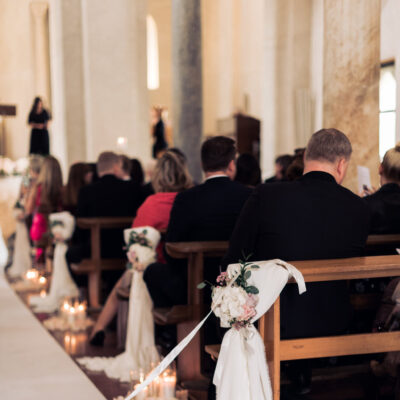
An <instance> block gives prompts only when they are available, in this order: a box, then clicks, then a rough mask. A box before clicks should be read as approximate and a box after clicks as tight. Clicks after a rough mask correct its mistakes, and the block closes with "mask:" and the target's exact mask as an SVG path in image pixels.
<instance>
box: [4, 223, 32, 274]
mask: <svg viewBox="0 0 400 400" xmlns="http://www.w3.org/2000/svg"><path fill="white" fill-rule="evenodd" d="M31 266H32V259H31V245H30V243H29V237H28V228H27V227H26V224H25V222H22V221H17V223H16V228H15V243H14V255H13V263H12V265H11V267H10V269H9V270H8V274H9V275H10V276H11V277H13V278H14V277H18V276H23V275H24V274H25V272H26V271H28V269H30V268H31Z"/></svg>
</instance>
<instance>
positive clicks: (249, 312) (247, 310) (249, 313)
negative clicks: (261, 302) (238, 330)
mask: <svg viewBox="0 0 400 400" xmlns="http://www.w3.org/2000/svg"><path fill="white" fill-rule="evenodd" d="M255 315H256V309H255V308H254V307H249V306H248V305H247V304H245V305H244V306H243V312H242V314H241V315H240V317H239V318H238V320H239V321H248V320H250V319H252V318H253V317H254V316H255Z"/></svg>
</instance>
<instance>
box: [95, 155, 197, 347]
mask: <svg viewBox="0 0 400 400" xmlns="http://www.w3.org/2000/svg"><path fill="white" fill-rule="evenodd" d="M181 154H182V155H181ZM152 186H153V187H154V190H155V192H156V193H155V194H153V195H151V196H149V197H147V199H146V200H145V201H144V203H143V204H142V205H141V206H140V207H139V209H138V211H137V214H136V217H135V219H134V220H133V224H132V228H137V227H141V226H151V227H153V228H155V229H157V230H159V231H160V232H165V231H166V230H167V227H168V223H169V218H170V213H171V208H172V204H173V202H174V200H175V197H176V195H177V194H178V193H180V192H182V191H184V190H186V189H189V188H190V187H192V186H193V183H192V178H191V176H190V173H189V170H188V168H187V163H186V157H184V156H183V153H180V154H179V153H177V152H175V151H173V150H171V149H170V150H167V151H166V152H165V153H164V154H163V155H162V156H161V158H159V159H158V160H157V165H156V167H155V170H154V173H153V176H152ZM157 254H158V257H157V261H158V262H159V263H164V264H165V259H164V255H163V244H162V242H160V243H159V245H158V247H157ZM131 276H132V274H131V272H130V271H129V270H127V271H126V272H125V273H124V275H123V276H122V277H121V278H120V279H119V280H118V282H117V283H116V285H115V286H114V288H113V290H112V292H111V293H110V295H109V296H108V298H107V301H106V303H105V305H104V308H103V310H102V311H101V314H100V316H99V318H98V319H97V321H96V324H95V326H94V327H93V330H92V334H91V337H90V344H91V345H93V346H102V345H103V343H104V338H105V329H106V327H107V326H108V325H109V323H110V322H111V321H112V319H113V318H114V316H115V314H116V312H117V308H118V298H117V292H118V289H119V288H121V287H123V286H124V287H127V286H129V285H130V283H131Z"/></svg>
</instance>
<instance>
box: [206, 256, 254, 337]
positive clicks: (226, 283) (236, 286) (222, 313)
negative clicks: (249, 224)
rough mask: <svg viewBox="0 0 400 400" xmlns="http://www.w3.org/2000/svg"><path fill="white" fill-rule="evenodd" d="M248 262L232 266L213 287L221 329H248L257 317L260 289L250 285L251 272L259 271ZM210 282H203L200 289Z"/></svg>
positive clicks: (219, 277) (213, 303)
mask: <svg viewBox="0 0 400 400" xmlns="http://www.w3.org/2000/svg"><path fill="white" fill-rule="evenodd" d="M259 268H260V267H259V266H258V265H255V264H253V263H251V262H247V261H246V260H244V261H242V260H240V261H239V264H231V265H229V266H228V269H227V271H226V272H221V274H220V275H219V276H218V277H217V284H216V285H211V286H212V305H211V308H212V310H213V312H214V314H215V315H216V316H217V317H218V318H220V320H221V327H223V328H231V327H233V328H235V329H237V330H239V329H241V328H244V327H247V326H248V325H249V324H250V323H251V321H252V319H253V317H254V316H255V315H256V313H257V312H256V306H257V303H258V296H257V295H258V293H259V292H258V289H257V288H256V287H255V286H254V285H251V284H249V283H248V279H249V278H250V277H251V271H252V270H256V269H259ZM207 284H209V282H202V283H200V284H199V285H198V288H199V289H202V288H204V287H205V286H206V285H207Z"/></svg>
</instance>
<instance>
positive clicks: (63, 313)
mask: <svg viewBox="0 0 400 400" xmlns="http://www.w3.org/2000/svg"><path fill="white" fill-rule="evenodd" d="M70 308H71V306H70V304H69V302H68V301H67V300H65V301H64V303H63V305H62V306H61V316H62V317H63V318H64V320H65V321H68V317H69V309H70Z"/></svg>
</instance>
